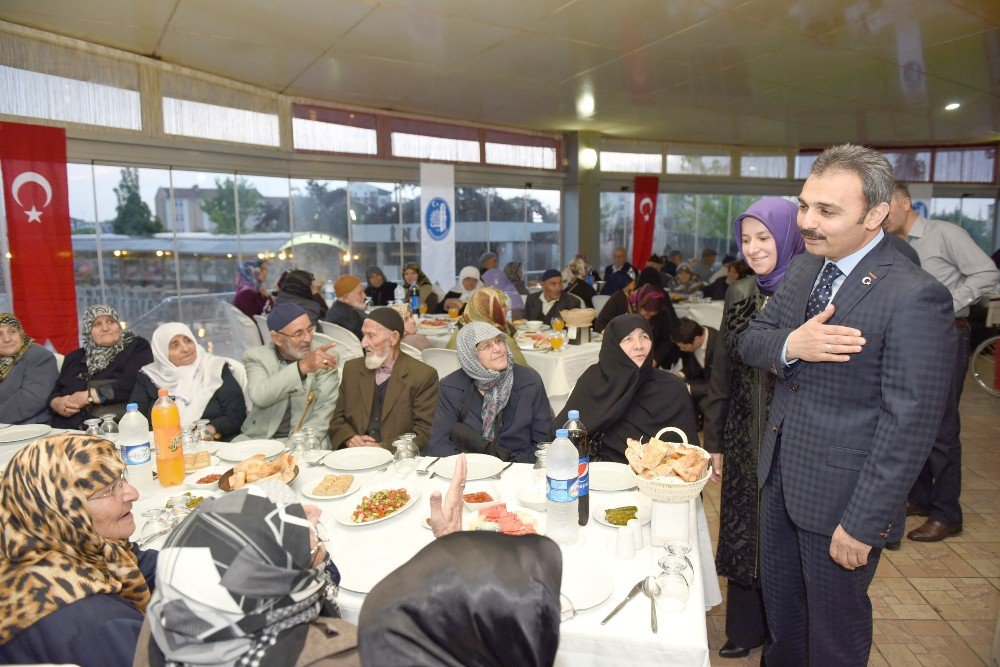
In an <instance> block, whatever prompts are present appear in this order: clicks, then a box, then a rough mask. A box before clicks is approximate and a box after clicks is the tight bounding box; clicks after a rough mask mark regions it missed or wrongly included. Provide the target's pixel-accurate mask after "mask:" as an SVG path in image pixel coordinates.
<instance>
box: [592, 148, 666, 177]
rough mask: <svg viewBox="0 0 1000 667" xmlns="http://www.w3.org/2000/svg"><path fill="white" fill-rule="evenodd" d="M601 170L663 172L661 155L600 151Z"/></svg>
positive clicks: (640, 172)
mask: <svg viewBox="0 0 1000 667" xmlns="http://www.w3.org/2000/svg"><path fill="white" fill-rule="evenodd" d="M600 164H601V171H610V172H626V173H635V174H659V173H662V172H663V156H662V155H659V154H658V153H657V154H653V153H616V152H613V151H601V158H600Z"/></svg>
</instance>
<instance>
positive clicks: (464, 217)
mask: <svg viewBox="0 0 1000 667" xmlns="http://www.w3.org/2000/svg"><path fill="white" fill-rule="evenodd" d="M486 190H487V189H486V188H476V187H471V186H468V185H459V186H456V187H455V268H457V269H458V270H459V271H461V270H462V269H463V268H464V267H466V266H474V267H476V268H477V269H478V268H479V256H480V255H482V254H483V253H484V252H486V246H487V242H488V241H489V232H488V225H487V222H486ZM448 287H449V286H447V285H446V286H445V289H448Z"/></svg>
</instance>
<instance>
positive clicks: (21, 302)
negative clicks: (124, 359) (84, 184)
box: [0, 122, 80, 354]
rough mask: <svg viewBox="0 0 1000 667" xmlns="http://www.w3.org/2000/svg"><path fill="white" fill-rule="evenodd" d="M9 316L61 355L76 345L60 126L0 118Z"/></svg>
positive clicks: (66, 190)
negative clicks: (10, 302)
mask: <svg viewBox="0 0 1000 667" xmlns="http://www.w3.org/2000/svg"><path fill="white" fill-rule="evenodd" d="M0 172H2V173H3V196H4V199H3V202H4V207H5V211H6V213H7V240H8V248H9V250H8V252H9V253H10V282H11V285H12V287H13V292H14V314H15V315H16V316H17V318H18V319H19V320H21V324H22V325H23V326H24V330H25V331H26V332H28V335H29V336H31V337H32V338H34V339H35V340H36V341H38V342H39V343H45V342H48V341H51V343H52V345H53V346H54V347H55V348H56V349H57V350H59V352H61V353H63V354H66V353H67V352H70V351H71V350H75V349H77V348H78V347H80V342H79V339H78V337H77V322H76V283H75V281H74V276H73V245H72V241H71V239H70V224H69V191H68V187H67V184H66V130H64V129H62V128H59V127H43V126H41V125H25V124H22V123H3V122H0Z"/></svg>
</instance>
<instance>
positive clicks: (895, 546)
mask: <svg viewBox="0 0 1000 667" xmlns="http://www.w3.org/2000/svg"><path fill="white" fill-rule="evenodd" d="M899 547H900V541H899V540H896V541H895V542H886V543H885V548H886V549H888V550H889V551H899Z"/></svg>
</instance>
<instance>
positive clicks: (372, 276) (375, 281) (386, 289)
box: [365, 266, 396, 306]
mask: <svg viewBox="0 0 1000 667" xmlns="http://www.w3.org/2000/svg"><path fill="white" fill-rule="evenodd" d="M365 278H367V279H368V286H367V287H365V296H367V297H368V298H369V299H371V300H372V305H373V306H388V305H389V304H390V303H392V301H393V300H394V299H395V298H396V295H395V291H396V283H394V282H392V281H391V280H388V279H386V277H385V274H384V273H382V269H380V268H379V267H377V266H369V267H368V269H367V270H366V271H365Z"/></svg>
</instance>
